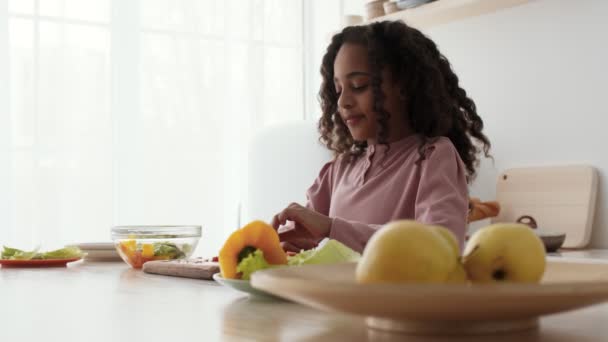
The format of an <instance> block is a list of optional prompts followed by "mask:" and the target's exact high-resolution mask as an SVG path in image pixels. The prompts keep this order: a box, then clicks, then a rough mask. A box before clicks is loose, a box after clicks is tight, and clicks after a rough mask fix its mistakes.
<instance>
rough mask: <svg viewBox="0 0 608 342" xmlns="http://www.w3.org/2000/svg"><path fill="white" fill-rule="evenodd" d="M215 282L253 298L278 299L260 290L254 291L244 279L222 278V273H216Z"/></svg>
mask: <svg viewBox="0 0 608 342" xmlns="http://www.w3.org/2000/svg"><path fill="white" fill-rule="evenodd" d="M213 280H215V281H217V282H218V283H220V284H222V285H224V286H227V287H230V288H233V289H235V290H237V291H241V292H244V293H247V294H249V295H251V296H255V297H260V298H276V297H275V296H273V295H271V294H268V293H266V292H263V291H260V290H258V289H254V288H253V287H252V286H251V283H250V281H249V280H242V279H227V278H224V277H222V274H221V273H216V274H214V275H213Z"/></svg>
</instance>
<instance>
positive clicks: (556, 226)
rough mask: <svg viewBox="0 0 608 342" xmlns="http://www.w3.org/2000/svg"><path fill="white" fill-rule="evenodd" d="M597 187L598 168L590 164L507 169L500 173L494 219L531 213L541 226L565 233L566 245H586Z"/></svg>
mask: <svg viewBox="0 0 608 342" xmlns="http://www.w3.org/2000/svg"><path fill="white" fill-rule="evenodd" d="M597 187H598V176H597V171H596V170H595V169H594V168H593V167H591V166H588V165H576V166H553V167H529V168H514V169H508V170H505V171H504V172H502V173H501V174H500V175H499V176H498V180H497V185H496V199H497V201H498V202H499V203H500V206H501V210H500V214H499V215H498V216H497V217H495V218H494V219H492V222H515V221H516V220H517V219H518V218H519V217H521V216H523V215H530V216H532V217H533V218H534V219H535V220H536V223H537V224H538V228H539V229H542V230H543V231H554V232H563V233H566V241H565V242H564V244H563V247H565V248H583V247H585V246H587V244H588V243H589V237H590V236H591V227H592V225H593V215H594V212H595V199H596V194H597Z"/></svg>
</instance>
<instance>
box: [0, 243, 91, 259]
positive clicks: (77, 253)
mask: <svg viewBox="0 0 608 342" xmlns="http://www.w3.org/2000/svg"><path fill="white" fill-rule="evenodd" d="M3 247H4V248H3V250H2V255H1V257H2V259H9V260H33V259H36V260H41V259H71V258H81V257H83V256H84V253H83V252H82V251H81V250H80V248H78V247H65V248H61V249H57V250H54V251H49V252H42V253H40V252H38V249H39V247H38V248H36V249H34V250H33V251H29V252H28V251H23V250H20V249H17V248H11V247H6V246H3Z"/></svg>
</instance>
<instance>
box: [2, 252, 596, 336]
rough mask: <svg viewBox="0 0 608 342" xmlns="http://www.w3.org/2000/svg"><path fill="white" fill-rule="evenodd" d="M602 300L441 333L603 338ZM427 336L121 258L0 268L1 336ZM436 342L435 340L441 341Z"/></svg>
mask: <svg viewBox="0 0 608 342" xmlns="http://www.w3.org/2000/svg"><path fill="white" fill-rule="evenodd" d="M606 322H608V304H604V305H598V306H594V307H590V308H587V309H582V310H577V311H573V312H570V313H564V314H559V315H554V316H548V317H546V318H543V319H542V320H541V327H540V329H539V330H538V331H529V332H525V333H518V334H507V335H497V336H491V337H488V336H481V337H477V338H472V337H462V338H450V339H449V340H450V341H488V340H490V339H491V340H492V341H513V340H517V341H518V342H525V341H563V342H572V341H577V342H585V341H606V340H607V339H608V324H606ZM404 339H405V340H407V341H435V340H436V339H433V338H432V337H422V336H418V337H416V336H407V335H396V334H388V333H381V332H377V331H373V330H368V329H366V327H365V324H364V320H363V318H362V317H355V316H349V315H343V314H336V313H334V314H331V313H325V312H321V311H317V310H314V309H310V308H308V307H304V306H301V305H298V304H293V303H288V302H283V301H275V300H266V301H264V300H254V299H249V298H248V297H247V296H246V295H244V294H241V293H239V292H236V291H234V290H232V289H229V288H224V287H222V286H220V285H218V284H216V283H215V282H212V281H203V280H194V279H185V278H175V277H167V276H160V275H152V274H146V273H143V272H141V271H137V270H133V269H131V268H129V267H128V266H127V265H126V264H124V263H122V262H119V263H86V262H83V261H79V262H76V263H72V264H70V265H69V266H68V267H67V268H46V269H15V268H2V269H0V340H2V341H40V342H43V341H44V342H46V341H59V342H66V341H79V342H83V341H86V342H90V341H128V342H135V341H137V342H140V341H142V342H143V341H145V342H150V341H163V342H176V341H179V342H190V341H197V342H198V341H205V342H206V341H241V340H255V341H349V342H351V341H352V342H354V341H403V340H404ZM442 341H445V339H443V340H442Z"/></svg>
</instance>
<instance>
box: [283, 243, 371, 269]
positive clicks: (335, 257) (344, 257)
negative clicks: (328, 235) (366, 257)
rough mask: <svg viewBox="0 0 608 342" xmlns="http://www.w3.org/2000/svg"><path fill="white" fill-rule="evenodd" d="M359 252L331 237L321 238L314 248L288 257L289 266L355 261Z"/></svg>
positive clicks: (358, 256)
mask: <svg viewBox="0 0 608 342" xmlns="http://www.w3.org/2000/svg"><path fill="white" fill-rule="evenodd" d="M360 258H361V254H359V253H357V252H355V251H353V250H352V249H350V248H348V247H347V246H345V245H344V244H342V243H341V242H338V241H336V240H333V239H323V240H322V241H321V242H320V243H319V245H318V246H317V247H316V248H313V249H310V250H307V251H302V252H300V253H298V254H296V255H294V256H292V257H289V258H288V260H287V264H288V265H289V266H297V265H319V264H336V263H340V262H356V261H358V260H359V259H360Z"/></svg>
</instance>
